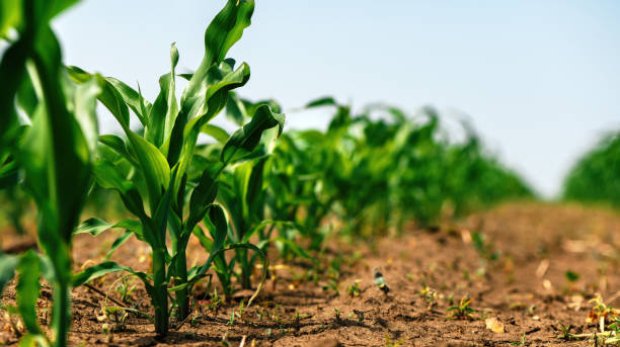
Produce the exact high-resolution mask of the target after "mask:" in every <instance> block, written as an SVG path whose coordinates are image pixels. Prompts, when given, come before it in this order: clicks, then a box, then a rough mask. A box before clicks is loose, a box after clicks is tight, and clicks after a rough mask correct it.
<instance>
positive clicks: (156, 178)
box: [127, 132, 170, 209]
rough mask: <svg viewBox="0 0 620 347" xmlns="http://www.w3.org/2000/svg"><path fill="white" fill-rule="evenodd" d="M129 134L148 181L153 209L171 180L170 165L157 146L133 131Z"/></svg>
mask: <svg viewBox="0 0 620 347" xmlns="http://www.w3.org/2000/svg"><path fill="white" fill-rule="evenodd" d="M127 136H128V137H129V141H130V142H131V144H132V147H133V149H134V151H135V153H136V156H137V160H138V162H139V163H140V168H141V169H142V174H143V175H144V179H145V181H146V186H147V188H148V191H149V202H150V206H151V209H155V208H156V206H157V205H159V201H160V199H161V197H162V191H163V190H164V189H165V188H166V187H168V184H169V182H170V166H168V161H167V160H166V157H164V155H163V154H162V153H161V152H160V151H159V149H157V147H155V146H153V145H152V144H150V143H149V142H147V141H146V140H145V139H143V138H142V137H140V136H138V135H136V134H135V133H133V132H128V133H127Z"/></svg>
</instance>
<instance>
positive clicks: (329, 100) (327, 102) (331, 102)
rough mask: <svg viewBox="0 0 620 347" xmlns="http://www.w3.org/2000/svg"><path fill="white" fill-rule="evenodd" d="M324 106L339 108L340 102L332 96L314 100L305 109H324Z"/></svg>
mask: <svg viewBox="0 0 620 347" xmlns="http://www.w3.org/2000/svg"><path fill="white" fill-rule="evenodd" d="M323 106H338V102H336V99H334V98H333V97H331V96H326V97H321V98H318V99H316V100H312V101H310V102H308V103H307V104H306V105H305V106H304V107H305V108H315V107H323Z"/></svg>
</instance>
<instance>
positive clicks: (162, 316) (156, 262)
mask: <svg viewBox="0 0 620 347" xmlns="http://www.w3.org/2000/svg"><path fill="white" fill-rule="evenodd" d="M152 270H153V294H152V298H151V300H152V301H153V306H154V307H155V333H156V334H157V335H158V336H160V337H164V336H166V335H168V286H167V285H166V251H165V249H158V248H156V249H153V264H152Z"/></svg>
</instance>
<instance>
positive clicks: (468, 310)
mask: <svg viewBox="0 0 620 347" xmlns="http://www.w3.org/2000/svg"><path fill="white" fill-rule="evenodd" d="M471 301H472V299H471V298H470V297H469V296H467V295H466V296H464V297H462V298H461V300H459V303H458V304H457V305H452V306H450V307H448V316H449V317H450V318H453V319H466V320H471V319H474V316H473V314H474V313H476V312H477V311H476V310H475V309H474V308H472V307H471Z"/></svg>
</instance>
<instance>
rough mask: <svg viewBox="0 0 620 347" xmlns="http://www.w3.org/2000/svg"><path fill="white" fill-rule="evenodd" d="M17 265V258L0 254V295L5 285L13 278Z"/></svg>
mask: <svg viewBox="0 0 620 347" xmlns="http://www.w3.org/2000/svg"><path fill="white" fill-rule="evenodd" d="M17 264H19V258H18V257H16V256H13V255H9V254H3V253H0V295H1V294H2V291H3V290H4V287H5V286H6V285H7V283H9V281H10V280H11V279H13V277H14V276H15V269H16V268H17Z"/></svg>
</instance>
